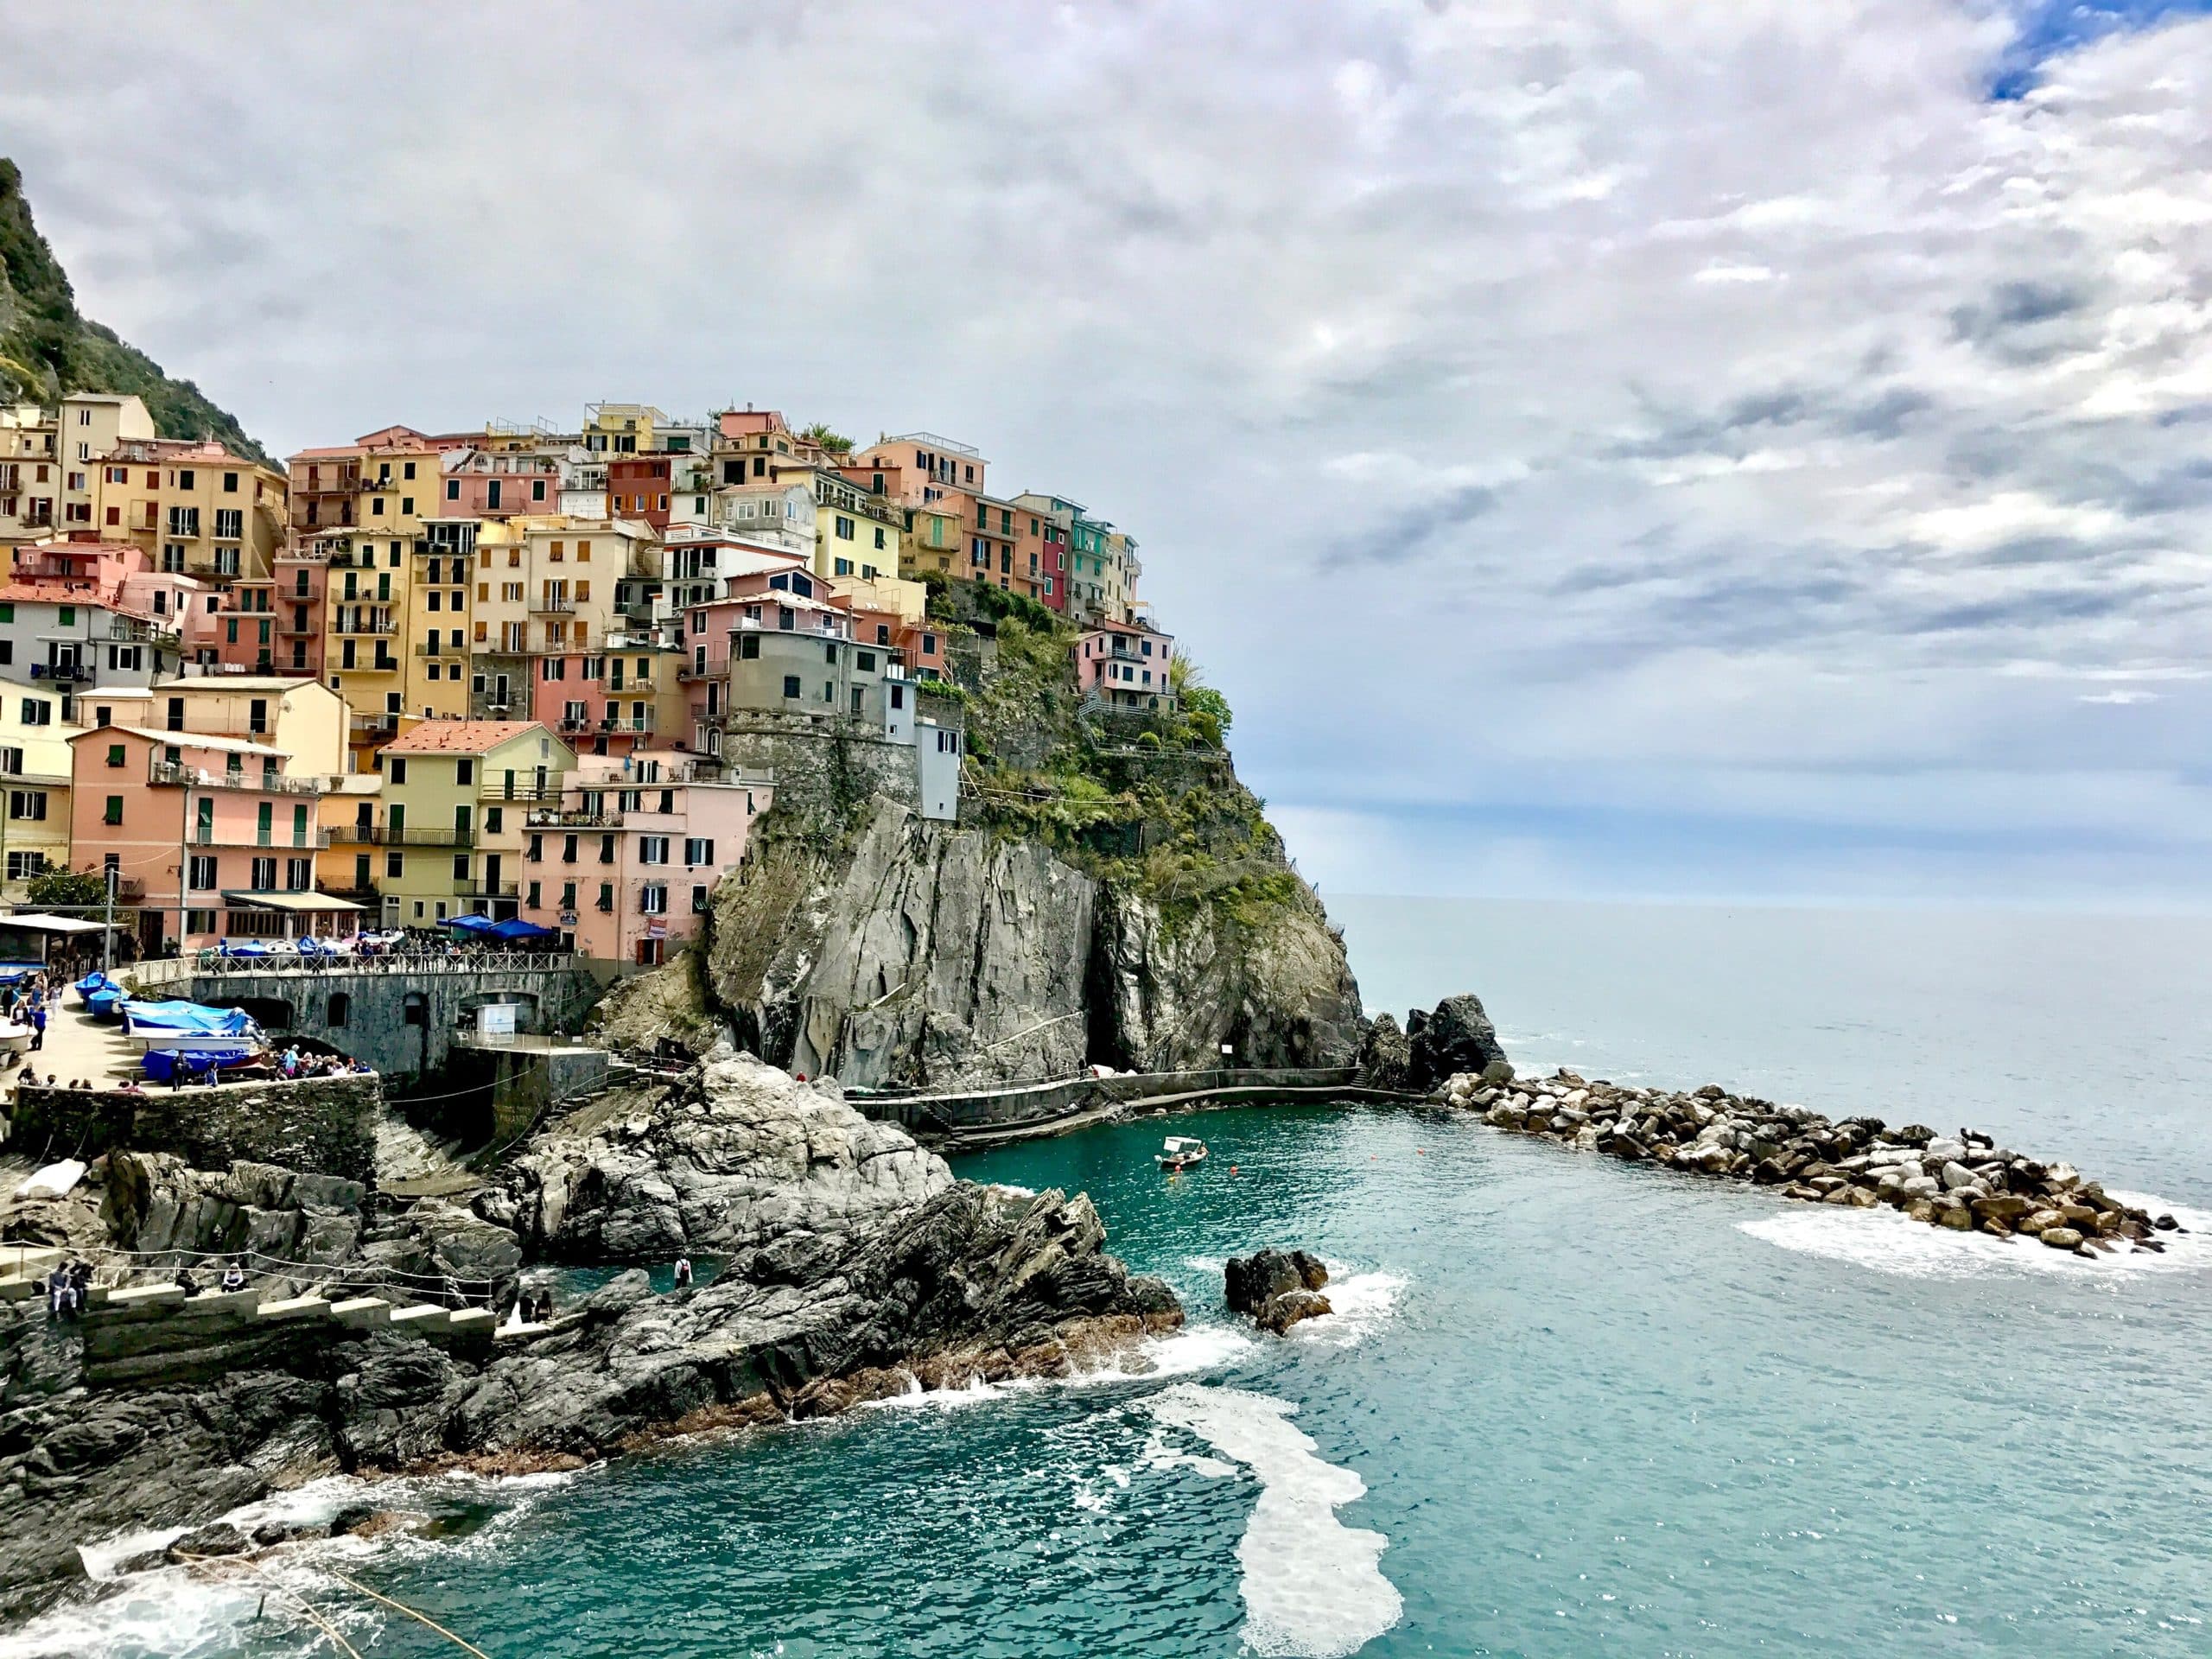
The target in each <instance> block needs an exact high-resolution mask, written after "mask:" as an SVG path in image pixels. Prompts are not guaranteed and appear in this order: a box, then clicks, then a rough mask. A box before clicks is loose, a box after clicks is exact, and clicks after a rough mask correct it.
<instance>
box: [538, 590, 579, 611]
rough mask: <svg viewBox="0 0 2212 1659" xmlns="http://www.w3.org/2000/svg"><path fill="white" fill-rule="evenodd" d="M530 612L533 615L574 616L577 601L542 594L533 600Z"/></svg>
mask: <svg viewBox="0 0 2212 1659" xmlns="http://www.w3.org/2000/svg"><path fill="white" fill-rule="evenodd" d="M530 613H531V615H532V616H574V615H575V613H576V601H575V600H573V599H568V598H557V599H556V598H552V597H549V596H548V595H546V594H539V595H538V596H537V598H536V599H534V600H532V601H531V602H530Z"/></svg>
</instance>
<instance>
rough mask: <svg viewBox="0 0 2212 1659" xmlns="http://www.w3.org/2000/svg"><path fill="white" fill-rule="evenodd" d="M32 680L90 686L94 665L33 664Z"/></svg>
mask: <svg viewBox="0 0 2212 1659" xmlns="http://www.w3.org/2000/svg"><path fill="white" fill-rule="evenodd" d="M31 678H33V679H34V680H51V681H54V683H57V684H60V685H90V684H91V683H92V679H93V674H92V664H90V663H33V664H31Z"/></svg>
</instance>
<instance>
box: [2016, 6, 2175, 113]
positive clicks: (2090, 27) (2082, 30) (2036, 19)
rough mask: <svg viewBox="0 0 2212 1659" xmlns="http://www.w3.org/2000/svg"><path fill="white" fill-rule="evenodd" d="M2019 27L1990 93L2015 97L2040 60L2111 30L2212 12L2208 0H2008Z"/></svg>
mask: <svg viewBox="0 0 2212 1659" xmlns="http://www.w3.org/2000/svg"><path fill="white" fill-rule="evenodd" d="M2012 10H2013V11H2014V12H2016V13H2017V14H2018V16H2019V19H2020V32H2019V34H2018V35H2017V36H2016V37H2015V38H2014V40H2013V41H2012V46H2011V48H2009V49H2008V50H2007V51H2006V52H2005V55H2004V57H2003V58H2002V59H2001V60H1999V63H1998V64H1997V66H1996V68H1995V70H1994V72H1993V73H1992V75H1991V77H1990V87H1989V90H1990V95H1991V96H1992V97H1993V98H2000V99H2005V98H2019V97H2022V96H2024V94H2025V93H2027V92H2030V91H2031V90H2033V88H2034V87H2035V86H2036V85H2037V83H2038V82H2039V81H2040V80H2041V79H2043V67H2044V65H2045V64H2046V63H2048V62H2049V61H2050V60H2051V59H2053V58H2056V57H2063V56H2064V55H2065V54H2067V53H2069V52H2071V51H2074V50H2075V48H2079V47H2082V46H2086V45H2088V43H2089V42H2091V41H2097V40H2101V39H2103V38H2104V37H2105V36H2106V35H2110V34H2113V32H2115V31H2116V30H2120V29H2151V28H2155V27H2156V26H2157V25H2158V24H2159V23H2162V22H2165V21H2166V20H2167V19H2169V18H2172V17H2194V16H2204V15H2206V14H2207V13H2212V0H2013V3H2012Z"/></svg>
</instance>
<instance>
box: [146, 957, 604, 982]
mask: <svg viewBox="0 0 2212 1659" xmlns="http://www.w3.org/2000/svg"><path fill="white" fill-rule="evenodd" d="M575 962H576V958H575V957H571V956H569V955H567V954H566V953H564V952H560V951H532V950H462V951H460V952H458V953H457V954H455V955H453V956H442V955H432V954H431V953H430V952H429V951H417V950H410V951H402V952H399V953H397V954H395V955H392V956H373V957H323V956H315V957H300V958H299V959H298V960H296V961H289V960H283V959H280V958H277V957H226V956H224V955H223V954H221V952H220V951H219V950H213V949H202V950H196V951H194V953H193V955H192V956H191V957H189V958H186V957H178V958H176V959H175V962H174V963H170V962H156V963H139V964H138V965H137V966H136V967H133V968H131V969H130V970H129V971H130V973H132V974H134V975H143V974H145V972H146V970H147V969H149V968H150V969H156V970H164V969H166V970H168V971H166V972H164V971H156V973H154V974H153V975H151V976H148V983H149V984H152V983H156V982H162V983H166V982H170V981H173V980H175V979H181V978H188V977H190V978H196V977H199V976H203V975H204V976H209V977H212V978H233V979H243V978H245V977H248V976H252V975H257V974H302V973H315V974H327V973H348V974H354V973H369V974H398V975H403V976H404V975H414V974H500V973H527V972H532V971H536V972H545V971H548V970H550V969H556V968H558V969H573V968H574V967H575Z"/></svg>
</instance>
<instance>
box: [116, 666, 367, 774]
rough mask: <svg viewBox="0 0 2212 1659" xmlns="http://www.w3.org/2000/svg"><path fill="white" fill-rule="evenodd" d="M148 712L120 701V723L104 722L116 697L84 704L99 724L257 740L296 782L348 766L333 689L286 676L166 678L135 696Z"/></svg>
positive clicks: (340, 704)
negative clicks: (281, 761)
mask: <svg viewBox="0 0 2212 1659" xmlns="http://www.w3.org/2000/svg"><path fill="white" fill-rule="evenodd" d="M136 696H139V697H143V699H144V701H143V702H140V703H138V704H137V709H139V710H140V711H142V712H132V711H131V710H130V709H129V708H128V707H127V706H124V705H121V704H118V706H117V707H116V709H115V710H114V715H113V718H112V719H103V718H102V717H101V715H102V710H103V708H104V707H105V705H107V704H108V703H109V702H110V701H111V699H110V698H108V697H107V696H105V695H101V694H93V695H91V696H86V697H84V698H83V699H81V702H83V704H84V705H85V706H86V707H87V708H89V709H91V710H92V717H93V720H94V721H95V723H97V724H99V725H110V724H112V725H118V726H122V725H131V724H137V725H142V726H145V727H148V728H152V729H156V730H161V731H171V732H198V733H201V734H205V735H207V736H210V737H243V738H250V739H251V740H252V741H254V742H256V743H258V744H261V745H262V746H263V747H266V748H271V749H275V750H277V752H278V753H281V754H283V756H284V757H285V760H286V766H285V768H284V769H285V771H286V772H287V773H289V775H290V776H292V777H295V778H307V777H318V778H328V777H334V776H337V775H339V774H341V773H343V772H346V770H347V766H346V703H345V702H344V700H343V699H342V698H340V696H339V695H338V694H337V693H336V692H334V691H333V690H331V689H330V688H329V687H328V686H327V685H321V684H319V683H316V682H315V681H314V680H310V679H303V678H299V677H289V676H283V675H259V674H194V675H190V676H188V677H185V678H182V679H175V680H163V681H161V682H159V683H156V685H155V686H154V688H153V689H152V690H150V691H146V692H141V693H137V694H136Z"/></svg>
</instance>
